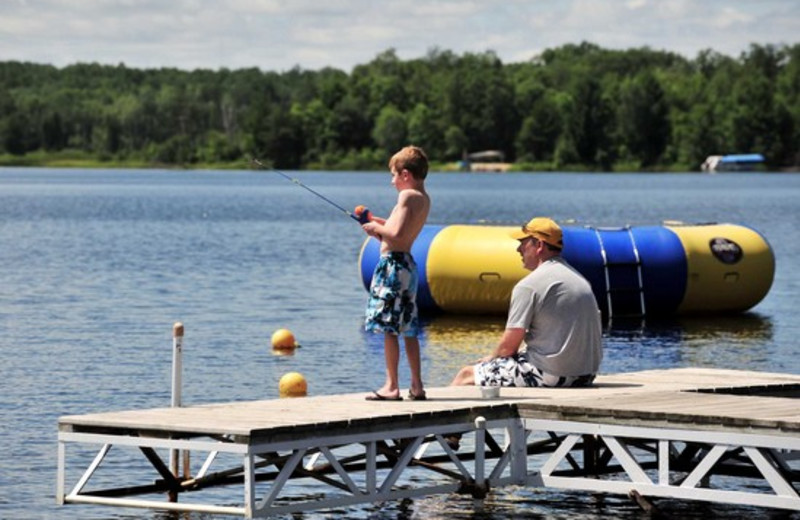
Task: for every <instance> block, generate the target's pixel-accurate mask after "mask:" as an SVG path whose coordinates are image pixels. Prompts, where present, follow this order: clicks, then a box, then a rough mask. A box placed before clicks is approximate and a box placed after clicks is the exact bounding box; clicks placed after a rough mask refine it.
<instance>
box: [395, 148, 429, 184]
mask: <svg viewBox="0 0 800 520" xmlns="http://www.w3.org/2000/svg"><path fill="white" fill-rule="evenodd" d="M389 169H390V170H391V169H397V171H398V172H400V171H403V170H408V171H409V172H411V175H412V176H413V177H414V178H415V179H417V180H424V179H425V177H427V176H428V156H427V155H425V151H424V150H423V149H422V148H420V147H419V146H413V145H409V146H406V147H405V148H403V149H402V150H400V151H399V152H397V153H396V154H394V155H393V156H392V158H391V159H389Z"/></svg>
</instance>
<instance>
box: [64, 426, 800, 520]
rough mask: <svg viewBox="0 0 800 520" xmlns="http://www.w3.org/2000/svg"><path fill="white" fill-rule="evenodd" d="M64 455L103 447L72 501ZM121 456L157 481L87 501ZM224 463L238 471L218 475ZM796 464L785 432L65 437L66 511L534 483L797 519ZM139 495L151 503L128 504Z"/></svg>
mask: <svg viewBox="0 0 800 520" xmlns="http://www.w3.org/2000/svg"><path fill="white" fill-rule="evenodd" d="M522 413H523V415H524V413H525V410H522ZM453 433H458V434H461V436H462V446H461V449H460V450H458V451H455V450H454V449H453V448H452V447H451V445H450V443H449V442H448V439H447V437H448V436H450V435H452V434H453ZM501 437H502V440H501V441H500V442H498V441H497V440H496V439H499V438H501ZM68 444H84V445H100V446H101V448H100V449H99V451H98V453H97V455H96V456H95V457H94V459H93V460H92V461H91V463H90V464H89V465H88V467H86V469H85V470H84V471H83V474H82V476H81V477H80V478H79V479H78V481H77V483H76V484H75V485H74V486H73V487H72V488H71V490H70V491H69V492H66V460H67V457H66V449H67V445H68ZM112 448H114V449H117V448H129V449H138V450H139V451H141V453H142V454H143V455H144V456H145V458H146V459H147V461H148V462H149V464H150V465H151V466H152V468H154V469H155V471H156V472H157V474H158V476H159V477H160V478H159V479H156V480H154V481H150V482H146V483H139V484H137V485H130V483H126V484H125V486H124V487H112V488H105V489H97V490H93V491H89V490H87V487H88V486H89V484H90V482H92V478H93V476H94V475H95V472H97V471H98V469H99V468H100V467H101V466H102V465H103V463H104V461H105V460H106V458H107V456H108V455H109V453H110V452H111V450H112ZM157 450H162V452H169V453H170V454H171V453H174V450H181V451H182V452H183V453H184V455H185V454H186V453H193V454H198V453H199V454H204V456H205V457H204V458H205V462H204V463H203V465H202V467H201V468H200V470H199V471H198V472H197V473H196V474H195V475H193V476H192V475H188V474H187V475H184V476H183V477H175V476H174V475H173V472H171V471H170V469H169V468H168V466H167V464H166V463H165V462H164V460H163V458H162V454H160V453H159V452H158V451H157ZM222 454H228V456H233V457H234V458H235V460H238V461H240V463H238V462H237V464H235V465H233V466H231V467H224V468H216V466H217V465H218V464H219V463H220V461H219V457H220V456H221V455H222ZM798 460H800V438H798V437H797V436H793V435H788V434H781V432H775V434H770V433H769V432H768V433H750V432H747V431H743V432H735V431H732V432H729V431H724V432H723V431H713V430H710V429H707V428H704V429H700V428H698V429H681V428H680V427H670V426H668V425H667V426H665V427H661V426H657V427H656V426H638V425H630V426H626V425H619V424H613V425H612V424H602V423H596V422H590V421H587V422H584V421H572V420H568V421H565V420H551V419H539V418H531V417H528V418H524V417H519V416H513V417H512V416H509V417H508V418H495V419H492V420H486V419H484V418H483V417H478V418H477V419H476V420H475V421H474V423H460V424H453V423H449V422H447V421H443V422H441V423H438V424H430V423H429V424H426V425H424V426H420V427H407V428H399V429H398V428H388V427H387V429H384V430H376V431H374V432H359V433H356V434H352V435H348V434H341V433H338V434H330V435H326V434H325V432H320V434H319V436H316V437H308V436H305V437H303V438H298V439H292V440H282V441H280V442H270V441H268V440H257V439H231V438H210V437H205V438H199V437H198V438H185V439H175V438H159V437H158V436H152V437H148V436H146V433H145V432H142V433H139V434H135V435H132V434H131V432H127V433H124V434H123V433H119V432H118V433H115V432H108V433H102V432H98V433H82V432H73V431H61V432H59V438H58V480H57V501H58V503H60V504H66V503H74V504H80V503H83V504H101V505H107V506H122V507H143V508H153V509H164V510H172V511H198V512H206V513H218V514H230V515H240V516H244V517H246V518H257V517H267V516H271V515H276V514H284V513H293V512H301V511H309V510H319V509H329V508H335V507H343V506H350V505H355V504H368V503H379V502H384V501H391V500H397V499H404V498H412V497H420V496H426V495H431V494H439V493H455V492H458V493H469V494H472V496H473V497H475V498H477V499H481V498H483V497H484V496H485V495H486V493H487V492H489V490H490V489H491V488H492V487H500V486H505V485H527V486H532V487H544V488H560V489H566V490H583V491H592V492H602V493H620V494H626V495H630V496H636V495H639V496H642V497H670V498H677V499H689V500H704V501H713V502H723V503H729V504H739V505H753V506H763V507H772V508H780V509H790V510H800V496H798V487H797V486H798V482H800V470H799V469H798V468H797V461H798ZM119 476H120V478H122V479H125V478H126V477H129V476H130V475H124V474H123V475H119ZM302 479H305V480H306V481H307V480H309V479H310V480H312V481H313V482H314V484H315V485H317V486H318V487H316V488H314V492H313V493H309V492H308V488H307V487H306V488H303V489H304V490H303V489H300V490H298V488H297V487H296V486H295V487H293V485H294V484H296V483H297V482H298V481H300V480H302ZM718 480H722V481H724V482H723V484H721V485H718V484H717V482H718ZM220 486H241V490H240V493H239V495H238V497H239V498H238V499H237V498H236V495H235V494H233V493H228V495H226V496H227V497H228V499H230V495H231V494H233V496H234V500H238V501H240V502H239V504H240V505H221V504H218V503H209V502H207V501H206V502H203V501H201V500H198V501H196V502H194V501H187V500H186V499H189V498H190V497H198V498H200V495H202V493H201V492H202V491H204V490H207V489H214V488H219V487H220ZM139 495H149V496H155V497H156V498H150V499H147V498H133V497H135V496H139ZM170 497H172V498H170ZM178 500H180V502H179V501H178Z"/></svg>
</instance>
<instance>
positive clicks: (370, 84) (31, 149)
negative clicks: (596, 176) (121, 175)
mask: <svg viewBox="0 0 800 520" xmlns="http://www.w3.org/2000/svg"><path fill="white" fill-rule="evenodd" d="M409 143H413V144H417V145H419V146H422V147H423V148H424V149H425V150H426V152H427V153H428V156H429V157H430V159H431V161H432V162H433V163H434V164H435V165H438V166H440V167H441V166H444V165H446V164H450V163H454V162H456V161H459V160H460V159H462V157H464V155H465V153H468V152H475V151H481V150H499V151H501V152H503V154H504V155H505V158H506V161H508V162H511V163H513V169H515V170H525V171H531V170H534V171H535V170H570V171H571V170H578V171H691V170H697V169H699V166H700V164H701V163H702V161H703V160H704V159H705V158H706V156H708V155H712V154H727V153H760V154H763V155H764V157H765V159H766V167H767V168H769V169H771V170H781V169H789V168H794V169H796V168H797V165H798V164H800V44H794V45H789V46H787V45H779V46H776V45H756V44H751V45H750V46H749V48H748V50H747V51H745V52H743V53H742V54H741V55H740V56H738V57H730V56H725V55H722V54H719V53H717V52H715V51H713V50H710V49H709V50H704V51H702V52H700V53H698V55H697V56H696V57H695V58H694V59H687V58H685V57H682V56H680V55H678V54H674V53H671V52H666V51H657V50H652V49H650V48H647V47H645V48H635V49H627V50H609V49H604V48H601V47H599V46H597V45H595V44H592V43H588V42H583V43H580V44H570V45H564V46H561V47H558V48H553V49H548V50H546V51H544V52H542V53H541V54H540V55H538V56H536V57H534V58H532V59H531V60H529V61H527V62H521V63H509V64H504V63H502V61H501V60H500V59H499V58H498V57H497V55H496V54H495V53H494V52H492V51H486V52H483V53H465V54H463V55H457V54H454V53H452V52H450V51H447V50H442V49H431V50H429V51H428V52H427V54H426V55H425V56H424V57H420V58H418V59H410V60H401V59H399V58H398V57H397V54H396V52H395V50H393V49H389V50H386V51H383V52H381V53H379V54H378V55H376V56H375V58H374V59H372V61H370V62H369V63H366V64H362V65H357V66H355V67H354V68H353V69H352V71H351V72H349V73H348V72H345V71H342V70H338V69H335V68H324V69H320V70H303V69H301V68H299V67H296V68H294V69H291V70H288V71H285V72H271V71H264V70H260V69H257V68H247V69H239V70H228V69H226V68H222V69H219V70H207V69H197V70H192V71H185V70H179V69H174V68H161V69H134V68H129V67H126V66H125V65H124V64H122V63H120V64H119V65H116V66H113V65H100V64H96V63H78V64H74V65H70V66H66V67H63V68H57V67H54V66H51V65H43V64H35V63H22V62H16V61H4V62H0V165H56V166H58V165H75V164H82V165H85V164H89V165H94V166H107V167H115V166H136V167H184V168H201V167H215V168H225V167H230V168H238V167H245V166H246V165H247V164H248V161H249V158H253V157H257V158H259V159H261V160H262V161H263V162H265V163H266V164H269V165H270V166H272V167H274V168H280V169H326V170H342V169H345V170H374V169H382V168H384V167H385V165H386V162H387V159H388V157H389V156H390V155H391V154H392V153H393V152H394V151H396V150H397V149H399V148H400V147H402V146H403V145H405V144H409Z"/></svg>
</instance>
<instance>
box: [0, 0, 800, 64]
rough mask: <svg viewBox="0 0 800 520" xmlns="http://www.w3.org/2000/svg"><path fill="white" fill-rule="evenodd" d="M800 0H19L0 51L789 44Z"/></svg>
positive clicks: (70, 55) (74, 53)
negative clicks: (582, 43)
mask: <svg viewBox="0 0 800 520" xmlns="http://www.w3.org/2000/svg"><path fill="white" fill-rule="evenodd" d="M798 34H800V2H797V1H796V0H763V1H760V2H753V1H749V0H702V1H701V0H658V1H655V0H604V1H602V2H597V1H594V0H559V1H556V0H504V1H502V2H501V1H498V0H483V1H480V0H463V1H462V0H438V1H422V0H385V1H383V2H374V1H370V0H326V1H325V2H319V1H318V0H291V1H290V0H227V1H226V2H215V1H212V0H173V1H169V2H162V1H159V0H36V1H35V0H27V1H16V2H15V1H6V2H0V59H2V60H25V61H33V62H40V63H53V64H55V65H58V66H64V65H68V64H70V63H76V62H90V61H97V62H100V63H109V64H117V63H120V62H124V63H126V64H127V65H129V66H132V67H160V66H166V67H180V68H198V67H204V68H219V67H228V68H241V67H259V68H262V69H269V70H279V71H280V70H287V69H289V68H291V67H293V66H295V65H300V66H301V67H303V68H309V69H317V68H321V67H325V66H333V67H337V68H340V69H344V70H349V69H350V68H352V67H353V66H354V65H357V64H360V63H366V62H368V61H370V60H371V59H373V58H374V57H375V56H376V55H377V54H378V53H380V52H383V51H384V50H386V49H388V48H394V49H396V51H397V53H398V56H400V57H401V58H403V59H408V58H415V57H420V56H422V55H424V54H425V53H426V52H427V51H428V50H429V49H431V48H434V47H437V48H439V49H442V50H450V51H453V52H455V53H457V54H461V53H464V52H483V51H486V50H493V51H495V52H496V53H497V54H498V56H500V58H501V59H502V60H503V61H505V62H513V61H522V60H527V59H530V58H531V57H533V56H534V55H536V54H538V53H539V52H541V51H542V50H543V49H546V48H553V47H557V46H560V45H564V44H566V43H580V42H582V41H589V42H592V43H596V44H598V45H600V46H603V47H609V48H617V49H624V48H633V47H643V46H649V47H651V48H654V49H662V50H668V51H673V52H677V53H681V54H684V55H685V56H687V57H690V58H691V57H694V56H695V55H696V53H697V52H698V51H700V50H702V49H707V48H711V49H714V50H716V51H718V52H721V53H723V54H728V55H732V56H738V55H739V53H741V52H743V51H746V50H747V49H748V48H749V46H750V44H751V43H758V44H770V43H774V44H780V43H784V44H794V43H798V36H797V35H798Z"/></svg>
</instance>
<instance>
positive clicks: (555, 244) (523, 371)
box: [451, 217, 603, 387]
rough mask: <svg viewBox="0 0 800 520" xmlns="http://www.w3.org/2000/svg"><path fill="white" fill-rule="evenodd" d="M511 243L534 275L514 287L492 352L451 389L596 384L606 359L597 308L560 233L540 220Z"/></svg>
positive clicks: (464, 371) (462, 373) (463, 373)
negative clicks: (571, 262)
mask: <svg viewBox="0 0 800 520" xmlns="http://www.w3.org/2000/svg"><path fill="white" fill-rule="evenodd" d="M511 237H512V238H514V239H516V240H518V241H519V247H517V251H518V252H519V254H520V255H521V256H522V263H523V265H524V266H525V268H526V269H529V270H530V271H531V273H530V274H528V275H527V276H526V277H525V278H523V279H522V280H520V281H519V282H518V283H517V285H515V286H514V290H513V292H512V294H511V304H510V306H509V310H508V319H507V321H506V329H505V332H504V333H503V336H502V338H501V339H500V343H499V344H498V345H497V347H496V348H495V350H494V353H493V354H491V355H489V356H486V357H484V358H482V359H481V360H480V361H479V362H478V363H477V364H475V365H469V366H466V367H464V368H462V369H461V370H460V371H459V373H458V374H457V375H456V377H455V379H454V380H453V382H452V383H451V384H453V385H477V386H529V387H530V386H547V387H565V386H588V385H590V384H592V381H594V378H595V375H596V374H597V370H598V369H599V367H600V361H601V360H602V358H603V347H602V326H601V323H600V310H599V309H598V307H597V301H596V300H595V297H594V294H593V293H592V288H591V285H590V284H589V282H588V281H586V279H585V278H584V277H583V276H582V275H581V274H580V273H579V272H578V271H576V270H575V269H573V268H572V267H571V266H570V265H569V264H567V262H566V261H565V260H564V259H563V258H562V257H561V249H562V247H563V243H562V233H561V228H560V227H559V226H558V224H556V223H555V222H554V221H552V220H551V219H549V218H544V217H537V218H534V219H532V220H531V221H530V222H528V223H527V224H526V225H524V226H522V229H521V230H520V231H515V232H513V233H512V234H511Z"/></svg>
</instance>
